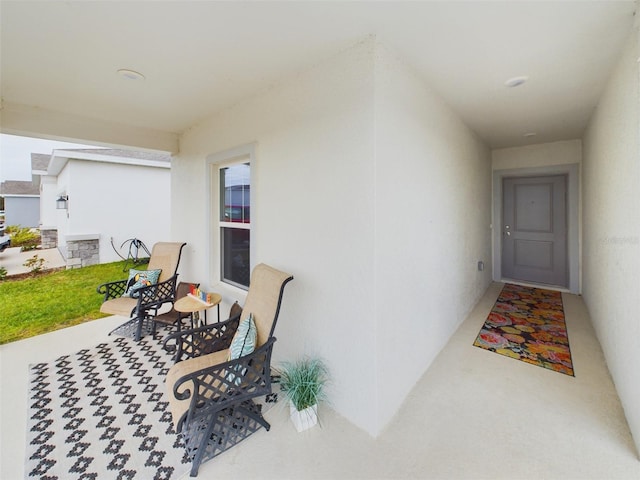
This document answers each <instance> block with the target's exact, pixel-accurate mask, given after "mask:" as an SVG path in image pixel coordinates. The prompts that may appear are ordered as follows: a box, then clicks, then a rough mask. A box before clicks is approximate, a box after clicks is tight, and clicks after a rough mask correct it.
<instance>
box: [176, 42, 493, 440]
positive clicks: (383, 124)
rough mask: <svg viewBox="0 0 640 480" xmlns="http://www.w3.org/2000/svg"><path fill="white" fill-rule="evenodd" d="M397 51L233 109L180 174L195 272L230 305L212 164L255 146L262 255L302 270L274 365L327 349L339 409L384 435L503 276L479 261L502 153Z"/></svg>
mask: <svg viewBox="0 0 640 480" xmlns="http://www.w3.org/2000/svg"><path fill="white" fill-rule="evenodd" d="M387 58H388V54H387V53H386V52H383V51H382V50H381V49H380V47H379V46H378V45H377V44H376V42H375V40H368V41H365V42H363V43H361V44H358V45H356V46H354V47H353V48H351V49H348V50H346V51H344V52H342V53H341V54H340V55H338V56H336V57H334V58H332V59H330V60H328V61H326V62H325V63H323V64H322V65H319V66H317V67H315V68H313V69H311V70H309V71H307V72H304V73H301V74H299V75H298V76H296V77H295V78H292V79H288V80H286V81H284V82H283V83H281V84H279V85H276V86H274V87H273V88H272V89H270V90H269V91H266V92H263V93H261V94H259V95H256V96H255V97H253V98H250V99H247V100H245V101H244V102H241V103H239V104H237V105H235V106H233V107H230V108H229V109H228V110H227V111H225V112H222V113H221V114H219V115H216V116H214V117H212V118H209V119H207V120H206V121H204V122H203V123H202V124H200V125H198V126H196V127H194V128H192V129H190V130H189V131H187V132H185V134H183V135H182V137H181V148H180V154H179V155H178V157H177V158H176V159H175V160H174V163H173V169H172V173H173V177H172V180H173V191H174V195H173V205H172V208H173V237H174V238H176V239H177V238H180V239H184V240H186V241H187V243H188V245H187V247H186V248H185V255H184V260H183V262H182V265H181V271H182V272H183V277H184V278H185V279H188V280H192V281H199V282H202V283H203V286H204V287H205V288H210V289H213V290H216V291H220V292H221V293H222V294H223V296H224V298H225V305H224V307H223V308H224V309H226V308H227V307H228V306H229V304H230V303H231V302H232V301H234V300H236V299H238V300H240V301H241V303H242V301H243V299H242V295H241V294H240V293H239V292H238V291H234V290H233V289H231V288H228V287H225V286H223V285H220V284H219V283H217V282H215V281H211V282H210V281H209V278H210V277H209V271H208V264H209V262H208V258H209V254H211V256H212V258H215V257H216V256H217V255H218V253H217V252H218V248H219V247H218V245H217V244H213V245H211V246H210V245H209V239H210V238H211V235H210V232H209V231H208V228H209V227H208V225H209V223H210V222H209V219H208V218H207V202H208V193H207V191H206V190H207V181H206V177H207V175H208V172H207V170H206V162H207V158H209V159H211V158H217V155H216V154H217V153H219V152H223V151H225V150H228V149H232V148H233V147H236V146H239V145H245V144H250V143H253V142H255V154H256V159H255V161H254V164H252V188H251V194H252V202H253V206H252V232H251V235H252V246H253V250H252V262H251V263H252V264H253V265H255V264H256V263H259V262H266V263H269V264H271V265H273V266H275V267H277V268H281V269H283V270H287V271H290V272H291V273H293V274H294V276H295V279H294V281H293V282H292V283H291V284H289V285H288V286H287V289H286V292H285V298H284V304H283V309H282V311H281V317H280V320H279V323H278V327H277V329H276V336H277V337H278V339H279V341H278V343H277V344H276V348H275V352H274V358H275V362H276V363H277V362H278V361H280V360H281V359H292V358H294V357H295V356H298V355H303V354H319V355H321V356H322V357H324V358H325V359H326V361H327V363H328V365H329V368H330V370H331V372H332V385H331V388H330V392H329V394H330V398H331V403H332V406H333V407H334V408H335V409H336V410H337V411H338V412H339V413H341V414H342V415H344V416H345V417H347V418H348V419H349V420H350V421H351V422H353V423H354V424H356V425H357V426H359V427H360V428H362V429H364V430H366V431H367V432H369V433H370V434H372V435H377V434H378V433H380V431H381V430H382V428H383V427H384V425H385V424H386V423H387V422H388V420H389V419H390V418H391V417H392V416H393V414H394V412H395V411H396V409H397V408H398V406H399V405H400V404H401V402H402V401H403V399H404V398H405V396H406V393H407V392H408V391H409V390H410V389H411V387H412V386H413V385H414V384H415V382H416V381H417V380H418V378H419V377H420V375H422V373H423V372H424V371H425V369H426V368H427V366H428V365H429V363H430V362H431V360H432V359H433V358H434V357H435V355H436V354H437V353H438V351H439V350H440V348H441V347H442V346H443V345H444V343H445V342H446V341H447V340H448V338H449V336H450V335H451V334H452V333H453V332H454V330H455V329H456V327H457V326H458V325H459V324H460V322H461V321H462V320H463V319H464V316H465V314H466V313H467V312H468V311H469V309H470V308H471V307H472V306H473V304H474V303H475V300H476V299H477V298H478V296H479V295H480V294H481V293H482V292H483V291H484V289H485V287H486V286H487V285H488V282H489V281H490V280H489V272H488V271H485V272H482V273H479V272H477V270H476V262H477V261H478V260H484V261H485V262H488V260H489V256H490V235H489V230H488V227H489V222H490V213H489V212H490V157H489V152H488V150H487V149H486V148H485V147H483V146H482V145H481V144H480V142H478V141H477V140H476V139H475V137H474V136H473V134H472V133H471V132H470V131H469V130H468V129H467V128H466V127H464V125H462V123H461V122H460V121H459V120H458V119H457V118H456V117H455V115H453V113H452V112H451V110H450V109H448V108H447V107H446V106H445V105H444V104H443V103H442V102H441V101H440V100H439V99H438V98H437V97H436V96H435V95H433V94H432V93H430V92H429V91H428V90H427V89H426V88H425V87H424V85H423V84H422V83H421V82H420V81H419V80H418V78H417V77H416V76H414V75H413V74H412V73H410V72H409V71H408V70H407V69H406V68H405V67H404V66H402V65H400V64H396V63H394V62H395V61H394V60H389V61H388V62H387V60H385V59H387ZM406 88H409V91H406V90H405V89H406ZM412 94H416V95H417V97H416V99H413V98H412ZM386 96H389V98H388V99H385V97H386ZM415 102H417V104H414V103H415ZM390 136H396V138H395V139H391V138H388V137H390ZM403 172H404V173H403ZM407 176H409V177H412V178H409V179H407V178H406V177H407ZM407 182H408V183H407ZM214 185H215V183H214ZM407 187H409V188H407ZM400 199H403V201H406V202H408V203H410V204H411V205H407V206H408V207H409V208H405V205H401V204H399V203H398V202H399V200H400ZM214 226H215V224H213V226H212V228H213V227H214ZM213 263H214V272H215V268H216V265H215V262H213ZM454 292H455V293H454ZM451 295H455V296H456V298H460V297H464V298H465V299H464V300H463V301H461V302H460V301H456V302H450V301H447V299H448V298H451ZM416 312H423V313H422V314H416ZM416 330H417V331H418V332H419V333H420V334H419V335H416V337H415V338H412V339H411V340H410V345H409V347H406V345H405V344H406V338H405V335H406V334H407V333H408V332H409V333H411V334H414V333H415V331H416ZM394 346H396V347H398V348H397V349H395V350H393V347H394ZM399 362H401V363H403V366H405V365H404V363H405V362H409V363H410V368H403V369H397V368H395V367H397V366H398V364H399ZM388 375H393V376H395V377H397V378H392V379H391V384H383V383H384V382H386V381H387V380H388V378H386V377H388Z"/></svg>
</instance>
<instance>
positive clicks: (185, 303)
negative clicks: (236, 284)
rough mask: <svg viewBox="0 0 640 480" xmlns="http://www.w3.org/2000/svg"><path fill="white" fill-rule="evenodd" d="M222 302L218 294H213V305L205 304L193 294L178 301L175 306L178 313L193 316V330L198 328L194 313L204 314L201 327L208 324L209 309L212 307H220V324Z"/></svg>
mask: <svg viewBox="0 0 640 480" xmlns="http://www.w3.org/2000/svg"><path fill="white" fill-rule="evenodd" d="M221 301H222V296H221V295H219V294H217V293H212V294H211V303H207V302H203V301H202V300H200V299H199V298H197V297H194V296H193V295H191V294H188V295H187V296H185V297H182V298H181V299H179V300H177V301H176V303H175V304H174V305H173V308H175V309H176V310H177V311H178V312H182V313H188V314H190V315H191V328H196V325H195V323H196V322H195V319H194V315H193V314H194V313H196V312H204V323H202V321H200V325H203V324H204V325H206V324H207V309H209V308H211V307H216V306H217V307H218V322H220V302H221Z"/></svg>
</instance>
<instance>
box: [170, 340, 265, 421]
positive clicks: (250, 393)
mask: <svg viewBox="0 0 640 480" xmlns="http://www.w3.org/2000/svg"><path fill="white" fill-rule="evenodd" d="M275 341H276V338H275V337H271V338H270V339H269V340H267V342H266V343H265V344H264V345H262V346H261V347H260V348H258V349H257V350H255V351H254V352H252V353H250V354H248V355H245V356H243V357H240V358H237V359H235V360H230V361H227V362H224V363H219V364H216V365H211V366H208V367H206V368H202V369H200V370H196V371H194V372H190V373H188V374H186V375H183V376H182V377H180V378H179V379H178V380H176V382H175V384H174V385H173V386H172V387H171V392H172V395H174V397H175V398H176V399H178V400H180V401H184V400H189V401H190V403H189V409H188V410H187V411H186V412H185V413H184V414H182V417H181V418H180V420H179V421H178V425H176V430H177V431H178V432H180V430H181V429H182V425H183V424H184V421H185V420H187V421H188V422H190V421H191V420H192V419H193V418H194V417H197V416H200V415H208V414H209V413H210V412H215V411H219V410H222V409H224V408H227V407H229V406H232V405H239V404H240V403H242V402H244V401H246V400H249V399H251V398H255V397H260V396H263V395H267V394H269V393H271V352H272V351H273V344H274V343H275Z"/></svg>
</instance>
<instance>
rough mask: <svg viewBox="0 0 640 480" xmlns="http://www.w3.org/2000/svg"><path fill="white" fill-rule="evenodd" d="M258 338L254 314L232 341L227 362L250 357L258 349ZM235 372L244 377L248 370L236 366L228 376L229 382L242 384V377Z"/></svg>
mask: <svg viewBox="0 0 640 480" xmlns="http://www.w3.org/2000/svg"><path fill="white" fill-rule="evenodd" d="M257 338H258V331H257V329H256V323H255V322H254V321H253V314H249V316H248V317H247V318H245V319H244V320H243V321H242V322H240V325H238V330H236V333H235V335H234V336H233V340H231V346H230V347H229V358H228V359H227V360H235V359H236V358H240V357H244V356H245V355H249V354H250V353H251V352H253V351H254V350H255V348H256V340H257ZM233 371H235V372H237V373H238V374H239V375H244V374H245V373H246V369H243V368H242V367H241V366H240V365H236V366H235V367H233V368H232V371H231V372H230V373H229V374H228V375H227V380H228V381H230V382H233V383H234V384H236V385H240V383H242V377H241V376H236V375H235V374H234V373H232V372H233Z"/></svg>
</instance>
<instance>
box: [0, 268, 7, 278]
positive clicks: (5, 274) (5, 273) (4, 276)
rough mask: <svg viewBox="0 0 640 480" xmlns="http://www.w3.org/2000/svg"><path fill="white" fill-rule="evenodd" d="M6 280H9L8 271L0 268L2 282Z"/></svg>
mask: <svg viewBox="0 0 640 480" xmlns="http://www.w3.org/2000/svg"><path fill="white" fill-rule="evenodd" d="M5 278H7V269H6V268H4V267H0V280H4V279H5Z"/></svg>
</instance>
